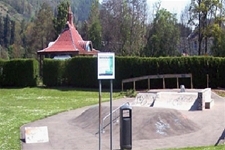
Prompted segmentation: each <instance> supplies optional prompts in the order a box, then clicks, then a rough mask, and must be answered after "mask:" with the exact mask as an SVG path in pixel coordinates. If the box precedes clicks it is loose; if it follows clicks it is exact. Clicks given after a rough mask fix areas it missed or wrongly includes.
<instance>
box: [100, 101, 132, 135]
mask: <svg viewBox="0 0 225 150" xmlns="http://www.w3.org/2000/svg"><path fill="white" fill-rule="evenodd" d="M126 104H128V105H130V103H129V102H126V103H124V104H122V105H120V106H119V107H117V108H116V109H114V110H113V111H112V115H113V114H114V113H116V112H117V111H118V110H119V109H120V107H121V106H123V105H126ZM108 117H110V113H109V114H108V115H106V116H105V117H104V118H103V119H102V129H101V130H102V132H101V133H104V132H105V131H104V129H105V128H106V127H107V126H108V125H109V124H110V122H109V123H108V124H106V125H105V120H106V119H107V118H108ZM119 117H120V116H119V115H118V116H117V117H115V118H114V119H113V121H114V120H115V119H117V118H119Z"/></svg>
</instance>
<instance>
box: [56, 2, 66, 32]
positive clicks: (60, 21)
mask: <svg viewBox="0 0 225 150" xmlns="http://www.w3.org/2000/svg"><path fill="white" fill-rule="evenodd" d="M69 6H70V3H69V2H68V1H67V0H64V1H62V2H61V3H60V4H59V5H58V7H57V16H56V17H55V18H54V19H53V23H54V29H55V32H56V34H57V35H58V34H60V33H61V32H62V30H63V29H64V27H65V24H66V21H67V15H68V9H69Z"/></svg>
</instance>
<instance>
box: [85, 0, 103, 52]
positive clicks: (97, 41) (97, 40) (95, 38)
mask: <svg viewBox="0 0 225 150" xmlns="http://www.w3.org/2000/svg"><path fill="white" fill-rule="evenodd" d="M101 35H102V27H101V23H100V19H99V3H98V0H94V1H93V4H92V7H91V13H90V17H89V28H88V39H89V40H91V41H92V43H93V47H94V48H96V49H101V42H102V36H101Z"/></svg>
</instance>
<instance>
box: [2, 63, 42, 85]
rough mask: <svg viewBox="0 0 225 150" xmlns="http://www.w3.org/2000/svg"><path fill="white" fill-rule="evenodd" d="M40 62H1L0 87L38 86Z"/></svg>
mask: <svg viewBox="0 0 225 150" xmlns="http://www.w3.org/2000/svg"><path fill="white" fill-rule="evenodd" d="M38 71H39V69H38V62H37V61H36V60H33V59H15V60H10V61H3V60H0V86H4V87H6V86H10V87H26V86H37V81H38V74H39V72H38Z"/></svg>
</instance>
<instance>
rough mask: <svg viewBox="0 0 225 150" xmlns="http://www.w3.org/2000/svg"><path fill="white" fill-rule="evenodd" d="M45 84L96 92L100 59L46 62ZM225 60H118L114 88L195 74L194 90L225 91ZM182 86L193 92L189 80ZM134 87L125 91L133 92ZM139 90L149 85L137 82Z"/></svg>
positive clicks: (153, 84) (170, 83) (173, 84)
mask: <svg viewBox="0 0 225 150" xmlns="http://www.w3.org/2000/svg"><path fill="white" fill-rule="evenodd" d="M43 67H44V69H43V74H44V76H43V81H44V84H45V85H47V86H58V85H66V86H75V87H85V88H97V87H98V80H97V58H96V57H74V58H72V59H69V60H65V61H60V60H44V66H43ZM224 67H225V59H224V58H220V57H205V56H201V57H197V56H195V57H159V58H147V57H116V59H115V80H113V84H114V85H113V86H114V88H117V89H121V81H122V80H123V79H127V78H132V77H140V76H145V75H157V74H186V73H192V75H193V86H194V88H205V87H207V74H208V76H209V87H211V88H217V87H225V79H224V78H223V77H224V73H225V70H224ZM47 81H48V82H47ZM179 83H180V84H184V85H185V87H187V88H190V86H191V85H190V79H187V78H181V79H179ZM102 85H103V87H107V88H109V85H110V84H109V81H107V80H102ZM132 86H133V84H132V83H127V84H125V88H128V89H130V88H132ZM176 86H177V85H176V79H166V87H167V88H176ZM136 88H137V89H146V88H147V81H138V82H136ZM151 88H162V79H155V80H151Z"/></svg>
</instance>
